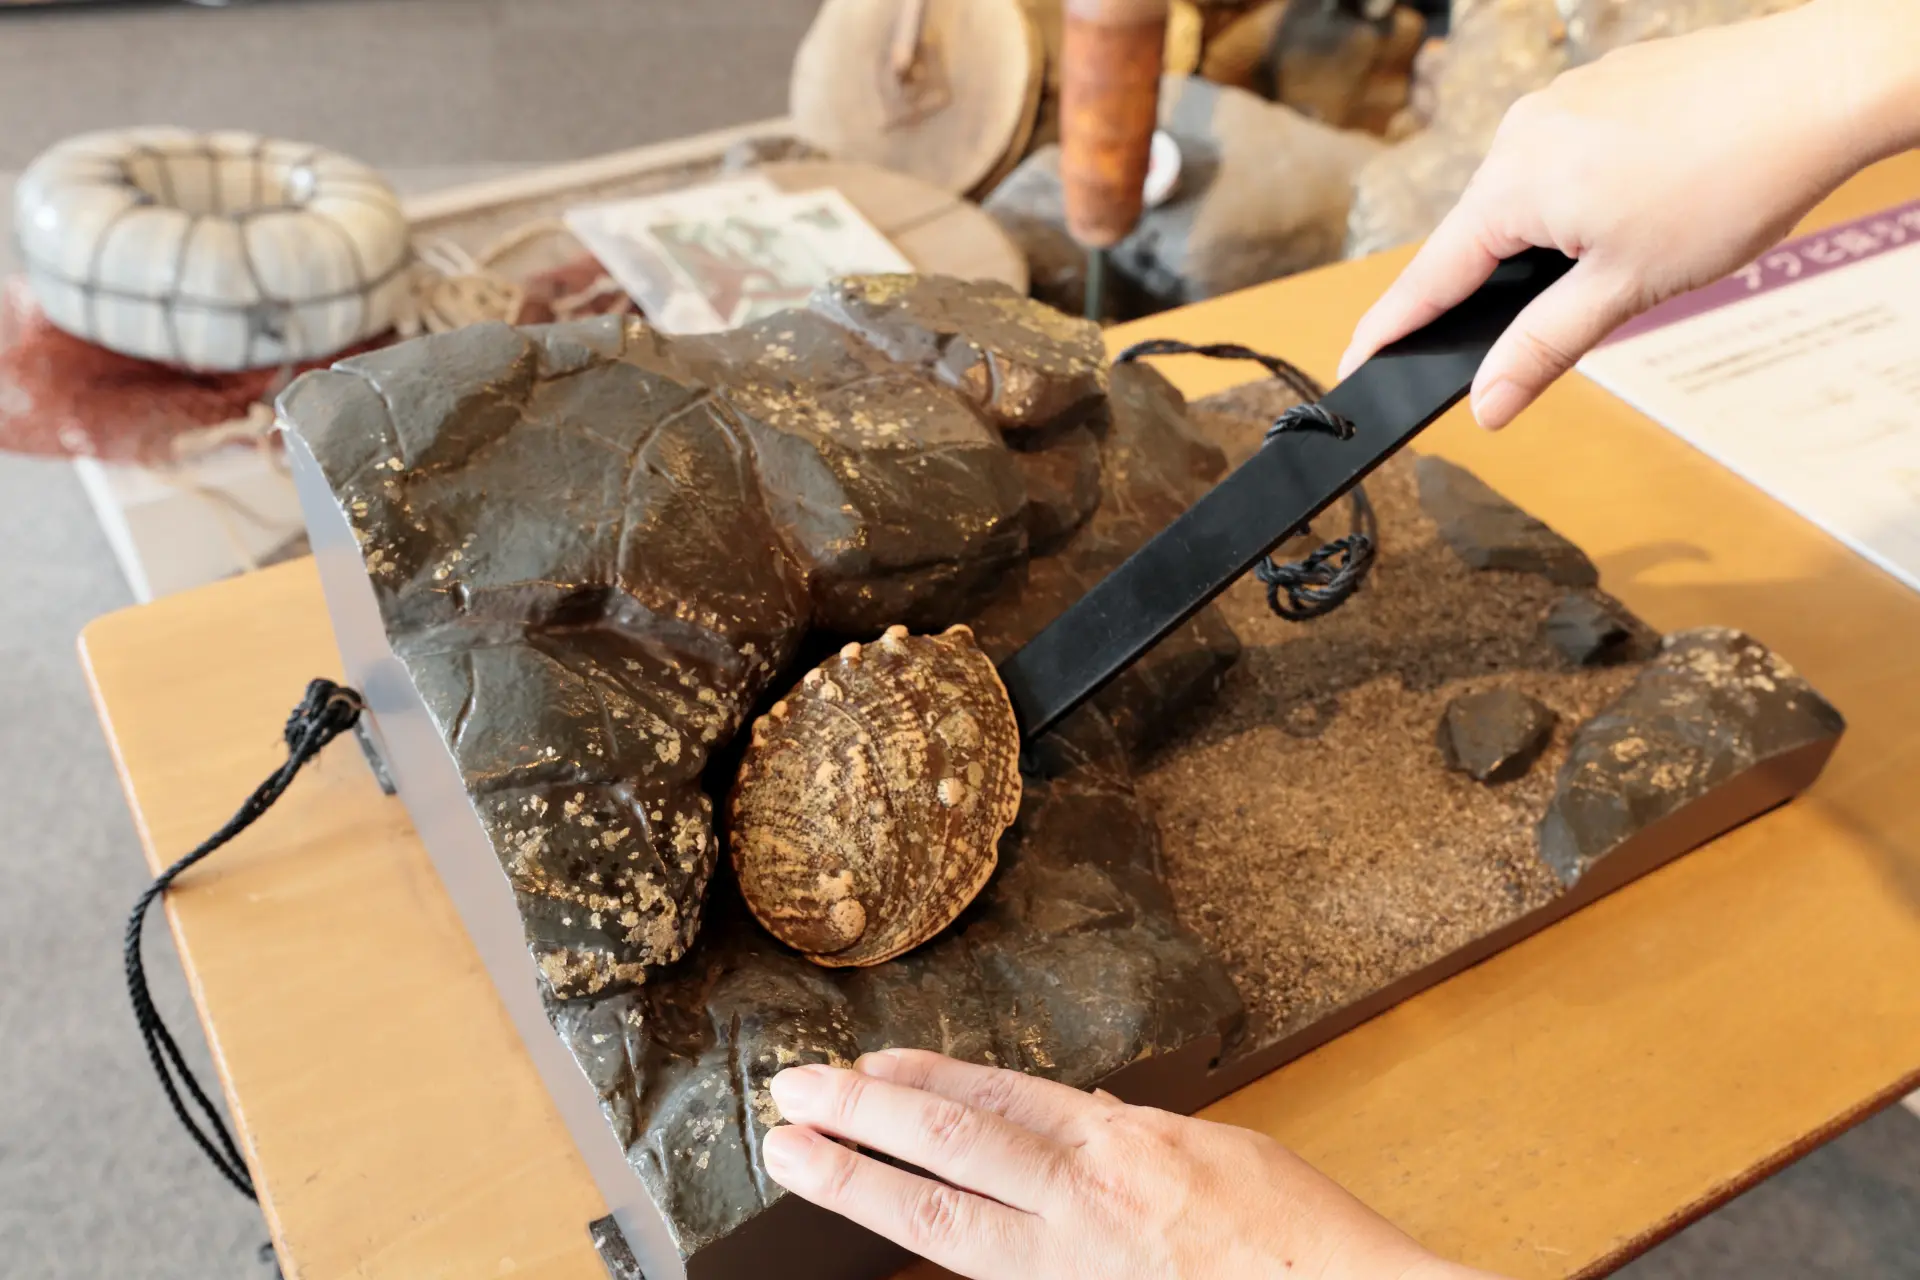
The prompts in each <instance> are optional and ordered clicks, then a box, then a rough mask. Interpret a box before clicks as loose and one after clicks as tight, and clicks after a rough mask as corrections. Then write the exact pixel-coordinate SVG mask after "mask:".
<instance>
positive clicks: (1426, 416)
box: [1000, 249, 1573, 741]
mask: <svg viewBox="0 0 1920 1280" xmlns="http://www.w3.org/2000/svg"><path fill="white" fill-rule="evenodd" d="M1572 265H1573V262H1572V260H1571V259H1569V258H1567V257H1566V256H1565V255H1563V254H1560V253H1557V252H1554V251H1552V250H1541V249H1530V250H1528V251H1526V252H1524V253H1521V254H1518V255H1516V256H1514V257H1512V258H1509V259H1507V260H1506V261H1505V262H1503V263H1501V264H1500V266H1499V267H1498V268H1497V269H1496V270H1495V271H1494V273H1493V276H1492V278H1491V279H1489V280H1488V281H1487V282H1486V283H1485V284H1484V285H1482V286H1481V287H1480V288H1479V290H1478V291H1477V292H1475V293H1474V294H1473V295H1472V296H1471V297H1469V298H1468V299H1467V300H1466V301H1464V302H1462V303H1461V304H1460V305H1459V306H1457V307H1455V308H1454V309H1453V310H1451V311H1449V312H1447V313H1446V314H1444V315H1442V316H1440V317H1439V318H1438V319H1437V320H1435V321H1433V323H1431V324H1429V325H1428V326H1427V327H1426V328H1424V329H1421V330H1420V331H1418V332H1417V333H1413V334H1410V335H1409V336H1407V337H1405V338H1403V339H1401V340H1400V341H1399V342H1396V343H1394V344H1393V345H1392V346H1390V347H1387V348H1386V349H1385V350H1383V351H1381V352H1380V353H1379V354H1378V355H1376V356H1374V357H1373V358H1372V359H1371V360H1368V361H1367V362H1366V363H1365V364H1363V365H1361V366H1360V368H1359V369H1357V370H1355V371H1354V373H1353V376H1352V377H1350V378H1348V379H1347V380H1346V381H1345V382H1342V383H1341V384H1340V385H1339V386H1337V387H1335V388H1333V390H1331V391H1329V392H1328V393H1327V395H1326V398H1325V399H1324V400H1322V401H1321V402H1320V404H1321V406H1322V407H1323V408H1325V409H1326V410H1327V411H1328V412H1329V413H1330V414H1332V415H1334V416H1335V417H1337V418H1338V419H1341V420H1344V421H1345V422H1347V423H1351V424H1352V427H1353V431H1352V433H1351V434H1350V435H1347V436H1346V437H1345V438H1338V437H1336V436H1334V435H1331V434H1322V433H1319V432H1310V431H1295V432H1282V433H1279V434H1276V435H1274V436H1272V437H1270V438H1269V439H1268V440H1267V442H1266V444H1265V445H1264V446H1262V448H1261V449H1260V451H1259V452H1258V453H1256V454H1254V455H1253V457H1251V458H1249V459H1248V460H1247V461H1246V462H1244V463H1242V464H1241V465H1240V466H1239V467H1237V468H1235V469H1234V470H1233V471H1232V472H1231V473H1230V474H1229V475H1228V476H1227V477H1226V478H1225V479H1224V480H1222V481H1220V483H1219V484H1217V485H1215V486H1214V487H1213V488H1212V489H1211V490H1210V491H1209V492H1208V493H1207V495H1206V496H1205V497H1203V498H1201V499H1200V501H1198V502H1196V503H1194V505H1193V506H1192V507H1191V508H1189V509H1188V510H1187V511H1186V512H1185V513H1184V514H1183V515H1181V516H1180V518H1179V519H1177V520H1175V521H1174V522H1173V523H1172V524H1170V525H1168V526H1167V527H1166V529H1164V530H1162V531H1161V533H1160V534H1159V535H1158V536H1157V537H1155V538H1154V539H1153V540H1152V541H1150V542H1148V543H1147V545H1146V546H1144V547H1142V548H1140V550H1138V551H1136V552H1134V554H1133V555H1132V556H1130V557H1129V558H1128V559H1127V560H1126V561H1125V562H1124V563H1123V564H1121V566H1120V567H1119V568H1118V569H1115V570H1114V571H1113V572H1112V573H1110V574H1108V575H1107V576H1106V577H1105V578H1103V579H1101V580H1100V581H1099V582H1097V583H1095V584H1094V586H1093V589H1092V590H1091V591H1089V592H1087V594H1086V595H1084V596H1082V597H1081V598H1080V599H1079V600H1078V601H1077V602H1076V603H1074V604H1073V605H1072V606H1070V607H1069V608H1068V609H1067V611H1066V612H1065V613H1063V614H1061V615H1060V616H1059V617H1058V618H1055V619H1054V620H1053V622H1052V623H1050V624H1048V626H1047V628H1046V629H1045V630H1044V631H1042V632H1040V634H1039V635H1037V636H1035V637H1034V638H1033V639H1032V640H1030V641H1028V642H1027V644H1026V645H1025V646H1024V647H1023V648H1021V649H1020V650H1019V651H1018V652H1017V653H1015V654H1013V656H1011V657H1009V658H1008V659H1007V660H1006V661H1005V662H1003V663H1001V664H1000V679H1001V681H1002V682H1003V683H1004V684H1005V685H1006V687H1007V694H1008V697H1009V698H1011V699H1012V702H1013V710H1014V714H1015V716H1016V717H1018V719H1019V721H1020V732H1021V736H1022V737H1023V738H1024V739H1025V740H1027V741H1031V740H1033V739H1034V738H1037V737H1039V736H1040V735H1041V734H1043V733H1045V732H1046V731H1047V730H1048V729H1050V728H1052V727H1053V726H1054V725H1055V724H1058V723H1059V722H1060V720H1061V718H1062V717H1063V716H1065V715H1066V714H1067V713H1068V712H1070V711H1072V710H1073V709H1074V708H1075V707H1077V706H1079V705H1080V704H1081V703H1082V702H1084V701H1086V700H1087V699H1088V698H1090V697H1092V696H1093V695H1094V694H1095V693H1098V692H1099V691H1100V689H1101V688H1102V687H1103V686H1105V685H1106V683H1107V682H1108V681H1109V680H1112V679H1113V678H1114V677H1115V676H1117V675H1119V674H1120V673H1121V672H1122V671H1125V670H1126V669H1127V667H1128V666H1130V665H1131V664H1132V663H1133V662H1134V661H1135V660H1136V659H1138V658H1139V657H1140V656H1141V655H1142V654H1144V653H1146V652H1147V650H1149V649H1151V648H1152V647H1153V646H1154V645H1155V644H1156V643H1158V642H1159V641H1160V640H1161V639H1162V638H1163V637H1164V636H1166V635H1167V633H1168V632H1170V631H1172V630H1173V629H1174V628H1175V627H1177V626H1179V625H1180V624H1181V623H1183V622H1185V621H1186V620H1187V619H1188V618H1190V617H1192V616H1193V615H1194V614H1195V613H1196V612H1198V611H1199V610H1200V609H1201V608H1202V607H1203V606H1204V605H1205V604H1206V603H1207V602H1208V601H1210V600H1212V599H1213V598H1214V597H1215V596H1217V595H1219V594H1220V593H1221V592H1222V591H1224V590H1226V589H1227V588H1228V587H1229V586H1231V585H1232V584H1233V583H1234V582H1235V581H1237V580H1238V579H1239V578H1240V577H1241V576H1242V575H1243V574H1245V573H1246V572H1247V571H1248V570H1249V569H1250V568H1252V567H1253V565H1254V563H1255V562H1256V561H1258V560H1259V559H1260V557H1262V556H1264V555H1266V554H1267V553H1268V552H1269V551H1272V550H1273V549H1274V548H1275V547H1277V546H1278V545H1280V543H1281V542H1283V541H1285V540H1286V539H1287V537H1289V536H1290V535H1291V534H1293V533H1294V532H1296V531H1298V530H1301V529H1304V528H1306V526H1307V524H1308V522H1309V521H1311V520H1312V519H1313V518H1314V517H1315V516H1317V515H1319V514H1320V513H1321V512H1322V511H1324V510H1325V509H1326V508H1327V507H1328V506H1330V505H1332V504H1333V503H1334V502H1335V501H1337V500H1338V499H1339V498H1340V497H1341V496H1342V495H1344V494H1345V493H1346V492H1347V491H1348V490H1350V489H1352V488H1353V487H1354V486H1355V485H1357V484H1359V483H1360V482H1361V481H1362V480H1364V479H1366V477H1367V476H1368V475H1369V474H1370V473H1371V472H1372V471H1373V470H1374V468H1376V467H1378V466H1379V465H1380V464H1381V463H1382V462H1385V461H1386V460H1387V459H1388V458H1389V457H1391V456H1393V454H1394V453H1395V452H1396V451H1398V450H1399V449H1400V448H1401V447H1402V446H1404V445H1405V444H1406V443H1407V442H1408V441H1409V440H1411V439H1413V437H1414V436H1416V435H1418V434H1419V433H1420V432H1421V431H1422V430H1423V429H1425V428H1426V427H1427V426H1428V425H1429V424H1430V423H1432V422H1433V421H1434V419H1436V418H1438V417H1439V416H1440V415H1441V414H1443V413H1445V412H1446V411H1447V410H1448V409H1450V408H1451V407H1453V405H1454V404H1455V403H1456V402H1457V401H1458V400H1459V399H1460V398H1461V397H1462V396H1464V395H1465V394H1466V393H1467V389H1468V388H1469V387H1470V386H1472V384H1473V377H1474V374H1475V373H1476V372H1477V371H1478V369H1479V367H1480V362H1481V361H1482V360H1483V359H1485V358H1486V354H1487V352H1488V350H1489V349H1490V348H1491V347H1492V346H1493V343H1494V340H1495V339H1496V338H1498V337H1499V336H1500V334H1501V333H1502V332H1503V331H1505V329H1506V328H1507V326H1509V325H1510V324H1512V323H1513V321H1514V320H1515V318H1516V317H1518V316H1519V314H1520V312H1521V311H1522V310H1523V309H1524V308H1525V307H1526V305H1527V304H1528V303H1529V302H1532V301H1533V300H1534V299H1535V298H1537V297H1538V296H1540V294H1541V293H1542V292H1544V291H1545V290H1546V289H1547V287H1548V286H1549V285H1551V284H1552V283H1553V282H1554V281H1556V280H1558V279H1559V278H1560V277H1561V276H1563V275H1565V274H1566V272H1567V270H1568V268H1570V267H1571V266H1572Z"/></svg>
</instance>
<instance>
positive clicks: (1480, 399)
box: [1473, 378, 1527, 431]
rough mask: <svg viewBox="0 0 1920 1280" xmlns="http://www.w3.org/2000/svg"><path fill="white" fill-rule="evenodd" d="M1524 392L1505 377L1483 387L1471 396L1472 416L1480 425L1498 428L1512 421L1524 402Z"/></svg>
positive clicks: (1493, 428)
mask: <svg viewBox="0 0 1920 1280" xmlns="http://www.w3.org/2000/svg"><path fill="white" fill-rule="evenodd" d="M1526 401H1527V397H1526V393H1525V392H1524V391H1522V390H1520V388H1519V387H1517V386H1515V385H1514V384H1513V383H1512V382H1509V381H1508V380H1507V379H1505V378H1501V379H1500V380H1499V381H1497V382H1494V383H1491V384H1489V385H1488V386H1486V387H1483V388H1482V389H1481V390H1480V391H1478V392H1477V393H1475V395H1474V397H1473V416H1474V420H1475V421H1477V422H1478V423H1479V424H1480V425H1481V426H1483V427H1485V428H1487V429H1488V430H1489V431H1495V430H1498V429H1499V428H1501V427H1504V426H1506V425H1507V423H1509V422H1511V421H1513V417H1514V415H1515V414H1517V413H1519V412H1520V410H1521V408H1522V406H1524V405H1525V404H1526Z"/></svg>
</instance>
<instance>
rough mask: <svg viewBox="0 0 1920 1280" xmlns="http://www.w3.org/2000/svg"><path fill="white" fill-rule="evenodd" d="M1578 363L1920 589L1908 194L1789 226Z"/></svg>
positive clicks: (1918, 286) (1919, 345) (1916, 293)
mask: <svg viewBox="0 0 1920 1280" xmlns="http://www.w3.org/2000/svg"><path fill="white" fill-rule="evenodd" d="M1580 370H1581V372H1583V373H1585V374H1586V375H1587V376H1588V377H1591V378H1592V379H1593V380H1594V381H1595V382H1598V383H1599V384H1600V385H1601V386H1603V387H1605V388H1606V389H1607V390H1608V391H1610V392H1612V393H1613V394H1614V395H1617V396H1619V397H1620V398H1621V399H1623V400H1625V401H1627V402H1628V403H1629V404H1631V405H1633V406H1634V407H1635V408H1637V409H1639V410H1640V411H1641V412H1643V413H1645V414H1646V415H1648V416H1649V417H1651V418H1653V419H1654V420H1655V421H1656V422H1659V423H1660V424H1661V425H1662V426H1664V427H1666V428H1667V429H1668V430H1669V431H1671V432H1673V433H1674V434H1675V435H1677V436H1679V437H1680V438H1681V439H1683V440H1685V441H1687V442H1688V443H1690V444H1692V445H1693V446H1695V447H1696V448H1698V449H1700V450H1701V451H1702V452H1703V453H1706V454H1707V455H1708V456H1710V457H1712V458H1714V459H1715V460H1717V461H1718V462H1720V463H1721V464H1723V465H1724V466H1726V467H1727V468H1729V469H1730V470H1732V471H1734V472H1735V473H1737V474H1739V475H1741V476H1743V477H1745V478H1746V479H1747V480H1749V481H1751V482H1752V483H1753V484H1755V485H1757V486H1759V487H1760V488H1761V489H1763V490H1765V491H1766V492H1767V493H1768V494H1770V495H1772V496H1773V497H1774V498H1776V499H1778V500H1779V501H1781V502H1782V503H1785V504H1786V505H1787V506H1788V507H1791V508H1792V509H1793V510H1794V511H1796V512H1798V513H1800V514H1801V515H1802V516H1804V517H1806V518H1807V519H1808V520H1811V521H1812V522H1814V523H1815V524H1817V525H1819V526H1820V527H1821V528H1822V529H1825V530H1826V531H1827V532H1828V533H1830V534H1832V535H1833V536H1834V537H1836V538H1838V539H1840V540H1841V541H1842V542H1845V543H1846V544H1847V545H1848V546H1850V547H1852V548H1853V549H1854V550H1856V551H1858V552H1859V553H1860V554H1861V555H1863V556H1865V557H1867V558H1868V559H1869V560H1871V561H1873V562H1874V563H1875V564H1877V565H1879V566H1881V567H1882V568H1884V569H1885V570H1887V571H1888V572H1889V573H1892V574H1894V575H1895V576H1896V577H1898V578H1900V579H1901V580H1902V581H1904V582H1905V583H1906V584H1907V585H1909V586H1911V587H1914V588H1916V589H1920V201H1915V202H1913V203H1911V204H1908V205H1903V206H1900V207H1898V208H1895V209H1889V210H1887V211H1886V212H1885V213H1881V214H1876V215H1874V216H1872V217H1868V218H1862V219H1860V220H1858V221H1856V222H1852V223H1848V224H1846V225H1845V226H1842V227H1835V228H1832V229H1830V230H1828V231H1825V232H1822V233H1820V234H1818V235H1813V236H1808V237H1805V238H1803V239H1799V240H1794V241H1789V242H1788V243H1786V244H1784V245H1781V246H1780V247H1779V248H1778V249H1776V250H1774V251H1772V252H1770V253H1768V254H1766V255H1765V256H1763V257H1762V258H1760V260H1759V261H1757V262H1755V263H1753V264H1751V265H1749V266H1748V267H1746V268H1745V269H1743V270H1742V271H1740V272H1737V273H1735V274H1734V275H1733V276H1731V277H1729V278H1728V279H1726V280H1723V281H1721V282H1720V283H1718V284H1715V285H1712V286H1709V287H1708V288H1706V289H1702V290H1698V291H1696V292H1695V293H1692V294H1688V295H1687V296H1685V297H1682V298H1678V299H1675V300H1674V301H1672V302H1670V303H1667V304H1666V305H1664V306H1662V307H1660V308H1657V309H1656V310H1654V311H1652V312H1649V313H1648V314H1647V315H1646V316H1643V317H1641V318H1640V319H1638V320H1636V321H1634V322H1633V323H1632V324H1629V325H1627V326H1626V327H1624V328H1623V329H1621V330H1620V331H1619V332H1618V333H1616V334H1615V335H1614V336H1613V337H1612V338H1610V339H1608V341H1607V342H1606V343H1605V344H1604V345H1602V346H1601V347H1600V348H1599V349H1598V350H1596V351H1594V352H1593V353H1592V354H1590V355H1589V356H1588V357H1587V358H1586V359H1585V360H1583V361H1582V362H1581V363H1580Z"/></svg>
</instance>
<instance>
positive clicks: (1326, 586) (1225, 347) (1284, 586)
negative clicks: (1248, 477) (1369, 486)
mask: <svg viewBox="0 0 1920 1280" xmlns="http://www.w3.org/2000/svg"><path fill="white" fill-rule="evenodd" d="M1185 355H1191V356H1208V357H1211V358H1213V359H1216V360H1251V361H1253V362H1254V363H1255V364H1258V365H1261V366H1262V367H1264V368H1265V369H1266V370H1267V372H1268V373H1271V374H1272V375H1273V376H1274V377H1275V378H1277V379H1278V380H1279V381H1281V382H1282V383H1284V384H1285V385H1286V387H1287V389H1288V390H1289V391H1291V392H1293V393H1294V394H1295V395H1297V396H1299V397H1300V399H1301V403H1300V404H1297V405H1294V406H1293V407H1292V408H1290V409H1288V410H1287V411H1286V412H1284V413H1282V414H1281V415H1280V416H1279V417H1278V418H1276V419H1274V421H1273V425H1272V426H1270V427H1268V428H1267V434H1266V439H1268V440H1271V439H1273V438H1274V437H1275V436H1276V435H1279V434H1280V433H1281V432H1283V431H1320V432H1324V433H1325V434H1327V435H1331V436H1333V437H1335V438H1336V439H1340V440H1346V439H1350V438H1351V437H1352V435H1353V424H1352V423H1351V422H1348V421H1347V420H1346V419H1345V418H1342V417H1341V416H1340V415H1339V414H1337V413H1334V412H1332V411H1331V410H1329V409H1328V408H1326V406H1324V405H1322V404H1321V403H1320V401H1321V400H1323V399H1324V398H1325V397H1326V394H1327V391H1326V388H1325V387H1322V386H1321V385H1320V384H1319V383H1318V382H1317V381H1315V380H1314V378H1313V377H1312V375H1310V374H1308V373H1307V372H1306V371H1305V370H1303V369H1301V368H1300V367H1299V366H1298V365H1295V364H1293V363H1291V362H1290V361H1287V360H1283V359H1281V358H1280V357H1279V356H1270V355H1267V354H1265V353H1263V352H1259V351H1255V350H1253V349H1252V348H1251V347H1243V346H1241V345H1239V344H1238V343H1234V342H1214V343H1189V342H1180V341H1177V340H1175V339H1172V338H1149V339H1147V340H1146V341H1145V342H1136V343H1134V344H1133V345H1132V346H1130V347H1128V348H1126V349H1125V350H1124V351H1122V352H1121V353H1120V354H1119V355H1117V356H1115V357H1114V358H1113V362H1114V363H1115V364H1127V363H1129V362H1131V361H1134V360H1138V359H1139V358H1140V357H1142V356H1185ZM1348 498H1349V500H1350V501H1351V503H1352V506H1353V524H1352V527H1351V529H1350V530H1349V532H1348V533H1347V534H1346V536H1344V537H1340V538H1335V539H1334V540H1333V541H1331V542H1328V543H1326V544H1324V545H1323V546H1321V547H1320V548H1319V549H1318V550H1316V551H1314V552H1313V553H1312V554H1311V555H1309V556H1307V557H1306V558H1305V559H1304V560H1295V561H1292V562H1290V563H1287V564H1281V563H1278V562H1276V561H1275V560H1274V558H1273V557H1272V556H1270V555H1268V556H1262V557H1261V558H1260V563H1258V564H1256V565H1255V566H1254V567H1253V573H1254V576H1255V577H1257V578H1259V579H1260V581H1261V582H1263V583H1265V584H1266V588H1267V607H1268V608H1270V609H1272V610H1273V611H1274V612H1275V613H1277V614H1279V615H1280V616H1281V617H1283V618H1285V619H1286V620H1287V621H1289V622H1307V621H1310V620H1311V619H1314V618H1323V617H1325V616H1326V615H1327V614H1329V613H1332V612H1333V611H1334V610H1335V609H1338V608H1339V607H1340V606H1341V605H1343V604H1345V603H1346V602H1347V601H1348V600H1349V599H1350V598H1352V596H1353V593H1354V592H1356V591H1358V590H1359V589H1360V584H1361V583H1362V582H1364V581H1366V577H1367V574H1368V573H1369V572H1371V571H1372V569H1373V562H1374V557H1375V554H1376V552H1377V551H1378V549H1379V543H1380V535H1379V525H1378V521H1377V520H1376V518H1375V515H1374V510H1373V502H1372V500H1371V499H1369V498H1368V497H1367V492H1366V490H1365V489H1364V488H1363V487H1361V486H1359V485H1355V486H1354V487H1353V489H1352V491H1351V492H1350V493H1349V494H1348ZM1306 532H1309V530H1308V529H1306V528H1305V527H1302V528H1300V529H1296V530H1293V531H1292V532H1291V533H1289V534H1288V536H1289V537H1292V536H1294V535H1296V534H1302V533H1306Z"/></svg>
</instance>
